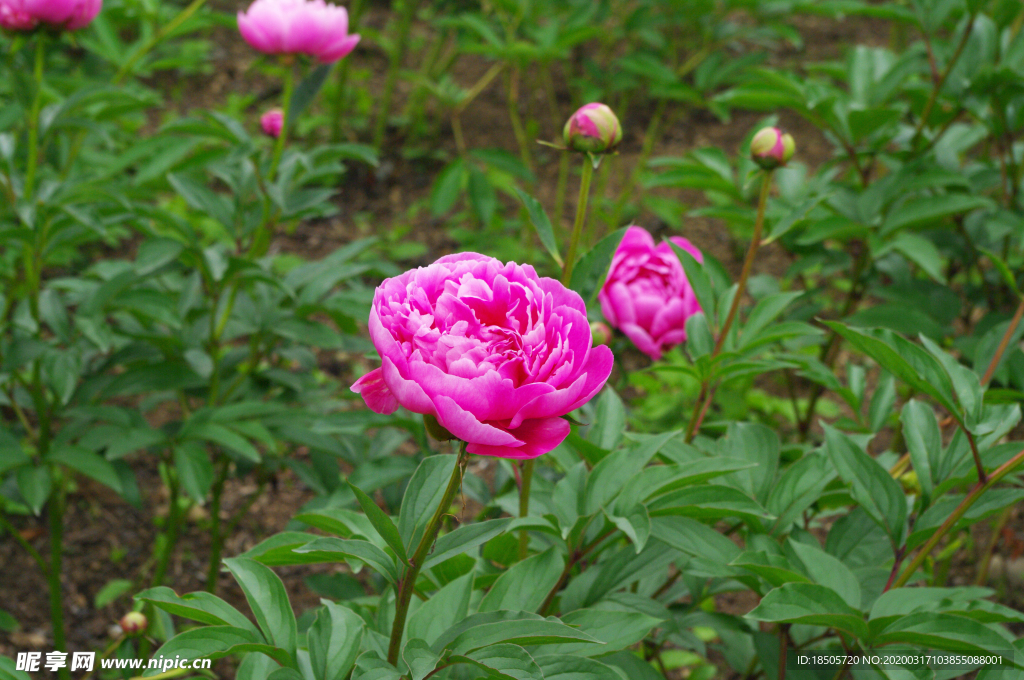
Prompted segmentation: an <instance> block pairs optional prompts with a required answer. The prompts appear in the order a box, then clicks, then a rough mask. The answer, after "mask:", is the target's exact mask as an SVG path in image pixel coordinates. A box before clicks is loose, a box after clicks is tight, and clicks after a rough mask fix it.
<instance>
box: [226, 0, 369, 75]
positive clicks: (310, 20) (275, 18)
mask: <svg viewBox="0 0 1024 680" xmlns="http://www.w3.org/2000/svg"><path fill="white" fill-rule="evenodd" d="M238 31H239V32H240V33H241V34H242V37H243V38H245V41H246V42H247V43H249V44H250V45H252V46H253V47H254V48H256V49H257V50H259V51H260V52H264V53H266V54H307V55H309V56H311V57H315V58H316V59H318V60H319V61H320V62H321V63H324V64H330V63H333V62H335V61H338V60H339V59H341V58H342V57H344V56H346V55H347V54H348V53H349V52H351V51H352V50H353V49H355V46H356V43H358V42H359V35H357V34H352V35H349V32H348V11H347V10H346V9H345V8H344V7H338V6H336V5H328V4H327V3H325V2H324V0H256V1H255V2H254V3H252V4H251V5H250V6H249V9H248V10H246V11H245V12H239V13H238Z"/></svg>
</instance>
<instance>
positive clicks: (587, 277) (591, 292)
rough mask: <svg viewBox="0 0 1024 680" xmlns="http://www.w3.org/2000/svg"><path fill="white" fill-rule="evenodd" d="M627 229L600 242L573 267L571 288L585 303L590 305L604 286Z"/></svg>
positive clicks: (624, 228) (614, 233)
mask: <svg viewBox="0 0 1024 680" xmlns="http://www.w3.org/2000/svg"><path fill="white" fill-rule="evenodd" d="M627 228H628V227H622V228H621V229H618V230H616V231H613V232H612V233H610V234H608V235H607V236H605V237H604V238H603V239H601V240H600V241H598V242H597V244H596V245H595V246H594V247H593V248H591V249H590V250H589V251H587V252H586V253H584V254H583V257H581V258H580V260H579V262H577V263H576V265H575V266H574V267H573V270H572V280H571V281H570V282H569V287H570V288H572V289H573V290H574V291H576V292H577V293H579V294H580V297H582V298H583V302H585V303H589V302H590V301H591V300H593V299H594V296H595V295H596V294H597V291H598V290H599V289H600V288H601V286H602V285H604V280H605V277H606V276H607V274H608V267H609V266H610V265H611V263H612V256H613V255H614V254H615V251H616V249H618V247H619V243H621V242H622V237H623V236H625V235H626V229H627Z"/></svg>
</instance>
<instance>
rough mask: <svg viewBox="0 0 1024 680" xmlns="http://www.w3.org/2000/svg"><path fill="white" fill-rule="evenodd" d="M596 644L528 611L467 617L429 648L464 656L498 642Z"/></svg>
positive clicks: (561, 625) (554, 620) (568, 627)
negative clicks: (445, 650) (447, 650)
mask: <svg viewBox="0 0 1024 680" xmlns="http://www.w3.org/2000/svg"><path fill="white" fill-rule="evenodd" d="M576 641H578V642H590V643H595V644H596V643H598V641H597V640H595V639H593V638H592V637H591V636H589V635H587V634H585V633H582V632H580V631H578V630H576V629H575V628H572V627H570V626H567V625H565V624H564V623H562V622H561V621H559V620H558V619H556V618H553V617H552V618H548V619H545V618H542V617H540V616H538V615H537V614H533V613H531V612H521V611H497V612H483V613H480V614H474V615H472V616H469V617H467V618H465V619H463V620H462V621H460V622H459V623H458V624H456V625H455V626H453V627H452V628H450V629H448V630H447V631H445V632H444V634H443V635H441V637H440V638H438V639H437V641H436V642H434V644H433V649H435V650H438V651H440V650H442V649H449V650H451V651H452V652H453V653H455V654H466V653H468V652H471V651H473V650H475V649H480V648H482V647H489V646H491V645H496V644H500V643H509V644H516V645H551V644H558V643H562V642H576Z"/></svg>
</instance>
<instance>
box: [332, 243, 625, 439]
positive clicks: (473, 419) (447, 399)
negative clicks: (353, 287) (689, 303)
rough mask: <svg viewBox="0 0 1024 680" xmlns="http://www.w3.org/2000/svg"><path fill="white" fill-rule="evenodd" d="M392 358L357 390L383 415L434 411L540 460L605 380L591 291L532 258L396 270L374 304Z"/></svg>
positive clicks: (452, 428) (376, 338) (449, 423)
mask: <svg viewBox="0 0 1024 680" xmlns="http://www.w3.org/2000/svg"><path fill="white" fill-rule="evenodd" d="M369 328H370V337H371V338H372V340H373V344H374V346H375V347H376V348H377V351H378V352H379V353H380V356H381V361H382V365H381V367H380V368H378V369H376V370H374V371H370V372H369V373H367V374H366V375H364V376H363V377H362V378H360V379H359V380H358V381H356V383H355V384H354V385H353V386H352V391H353V392H357V393H359V394H361V395H362V397H363V399H364V400H365V401H366V404H367V405H368V406H369V407H370V409H371V410H373V411H375V412H376V413H393V412H394V411H395V410H396V409H397V408H398V406H399V405H401V406H404V407H405V408H407V409H409V410H410V411H414V412H415V413H422V414H424V415H432V416H434V417H436V418H437V420H438V422H439V423H440V424H441V426H442V427H444V428H445V429H447V430H448V431H449V432H451V433H452V434H453V435H454V436H455V437H456V438H458V439H461V440H463V441H465V442H468V444H469V446H468V447H467V451H469V453H475V454H480V455H486V456H498V457H501V458H513V459H519V458H535V457H537V456H540V455H542V454H545V453H547V452H548V451H550V450H551V449H553V448H555V447H556V446H558V445H559V444H560V443H561V442H562V440H563V439H565V437H566V435H568V434H569V423H568V421H566V420H565V419H563V418H562V417H561V416H563V415H565V414H567V413H569V412H570V411H572V410H574V409H576V408H578V407H580V406H582V405H583V404H586V403H587V402H588V401H590V399H591V397H593V396H594V395H595V394H597V393H598V391H600V389H601V388H602V387H603V386H604V384H605V381H606V380H607V379H608V375H609V374H610V373H611V370H612V361H613V358H612V353H611V350H609V349H608V348H607V347H603V346H601V347H594V346H593V343H592V339H591V334H590V324H589V322H588V321H587V309H586V306H585V305H584V303H583V299H582V298H581V297H580V296H579V295H577V294H576V293H575V292H573V291H571V290H569V289H567V288H565V287H564V286H563V285H562V284H560V283H559V282H558V281H555V280H554V279H549V278H541V277H539V276H537V272H536V271H535V270H534V269H533V267H531V266H529V265H519V264H516V263H515V262H509V263H507V264H502V262H501V261H499V260H496V259H494V258H491V257H486V256H484V255H478V254H476V253H459V254H455V255H447V256H445V257H442V258H441V259H439V260H438V261H437V262H434V263H433V264H431V265H429V266H427V267H420V268H418V269H413V270H410V271H407V272H405V273H404V274H402V275H401V276H396V277H394V278H390V279H386V280H385V281H384V282H383V283H381V285H380V286H379V287H378V288H377V291H376V293H375V294H374V297H373V305H372V307H371V311H370V323H369Z"/></svg>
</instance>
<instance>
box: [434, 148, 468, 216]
mask: <svg viewBox="0 0 1024 680" xmlns="http://www.w3.org/2000/svg"><path fill="white" fill-rule="evenodd" d="M465 178H466V164H465V162H463V160H462V159H461V158H460V159H456V160H454V161H452V162H451V163H449V164H448V166H447V167H446V168H445V169H444V170H442V171H441V174H440V175H438V176H437V179H436V180H435V181H434V188H433V189H432V190H431V192H430V214H431V215H433V216H434V217H440V216H441V215H444V214H445V213H446V212H448V211H449V210H451V209H452V208H453V207H454V206H455V202H456V201H458V200H459V196H460V195H461V194H462V186H463V183H464V182H465Z"/></svg>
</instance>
